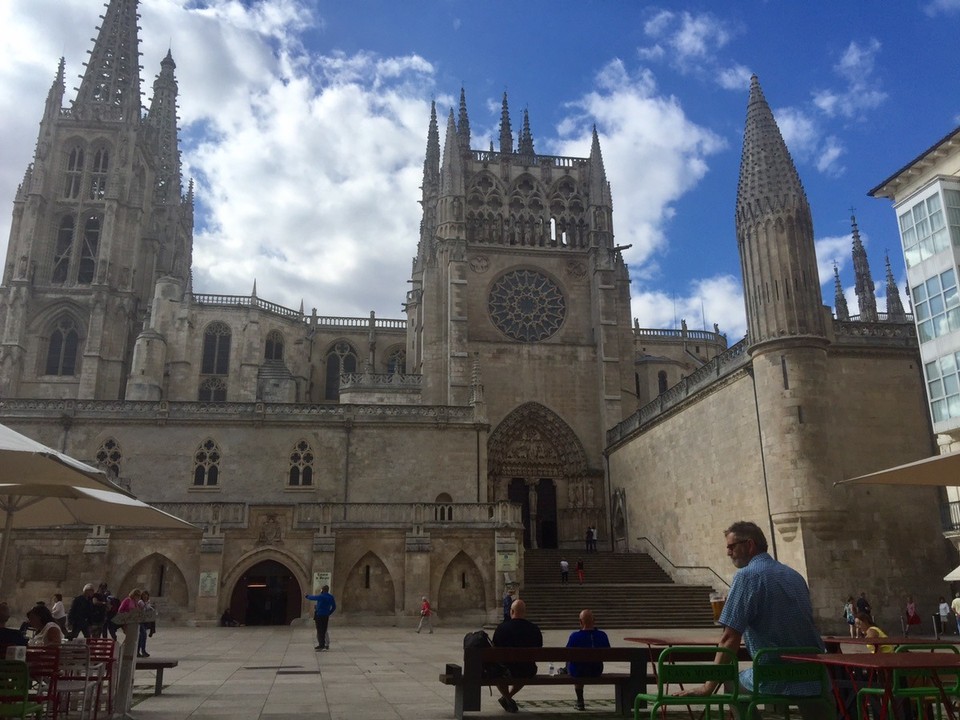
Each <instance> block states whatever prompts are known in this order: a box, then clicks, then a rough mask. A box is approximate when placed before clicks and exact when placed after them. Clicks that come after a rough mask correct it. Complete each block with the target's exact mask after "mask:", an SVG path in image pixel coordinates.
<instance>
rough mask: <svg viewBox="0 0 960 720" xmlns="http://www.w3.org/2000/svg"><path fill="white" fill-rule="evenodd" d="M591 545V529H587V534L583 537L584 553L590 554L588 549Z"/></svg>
mask: <svg viewBox="0 0 960 720" xmlns="http://www.w3.org/2000/svg"><path fill="white" fill-rule="evenodd" d="M592 545H593V528H592V527H589V526H588V527H587V532H586V533H585V534H584V536H583V550H584V552H590V547H591V546H592Z"/></svg>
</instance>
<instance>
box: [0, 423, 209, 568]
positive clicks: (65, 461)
mask: <svg viewBox="0 0 960 720" xmlns="http://www.w3.org/2000/svg"><path fill="white" fill-rule="evenodd" d="M0 512H2V513H3V514H4V523H3V541H2V543H0V586H2V584H3V572H4V569H5V568H6V560H7V553H8V551H9V548H10V539H11V531H13V530H14V529H17V528H45V527H58V526H67V525H108V526H115V527H150V528H177V529H181V530H196V529H197V528H196V526H195V525H191V524H190V523H188V522H186V521H184V520H180V519H179V518H176V517H174V516H173V515H170V514H168V513H165V512H163V511H161V510H157V509H156V508H153V507H150V506H149V505H147V504H146V503H143V502H141V501H139V500H137V499H136V498H135V497H134V496H133V495H132V494H131V493H129V492H127V491H126V490H124V489H123V488H121V487H120V486H118V485H116V484H114V483H112V482H110V481H109V480H107V478H106V475H105V474H104V473H103V472H102V471H100V470H98V469H96V468H94V467H91V466H90V465H86V464H85V463H82V462H80V461H79V460H74V459H73V458H71V457H69V456H68V455H64V454H63V453H61V452H58V451H56V450H54V449H52V448H49V447H47V446H46V445H43V444H41V443H38V442H36V441H34V440H31V439H30V438H28V437H26V436H24V435H20V434H19V433H17V432H14V431H13V430H11V429H10V428H8V427H6V426H4V425H0Z"/></svg>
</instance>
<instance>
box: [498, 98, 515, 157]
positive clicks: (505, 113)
mask: <svg viewBox="0 0 960 720" xmlns="http://www.w3.org/2000/svg"><path fill="white" fill-rule="evenodd" d="M500 152H502V153H512V152H513V129H512V128H511V127H510V108H508V107H507V93H506V92H504V93H503V106H502V108H501V110H500Z"/></svg>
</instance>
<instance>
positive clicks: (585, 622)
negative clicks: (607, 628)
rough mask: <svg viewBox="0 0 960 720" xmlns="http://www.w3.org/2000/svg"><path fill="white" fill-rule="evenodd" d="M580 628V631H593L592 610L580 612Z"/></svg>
mask: <svg viewBox="0 0 960 720" xmlns="http://www.w3.org/2000/svg"><path fill="white" fill-rule="evenodd" d="M580 628H581V629H582V630H593V610H581V611H580Z"/></svg>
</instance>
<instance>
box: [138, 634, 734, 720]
mask: <svg viewBox="0 0 960 720" xmlns="http://www.w3.org/2000/svg"><path fill="white" fill-rule="evenodd" d="M475 629H476V628H473V627H454V628H451V627H440V628H436V629H435V631H434V633H433V634H427V633H424V634H420V635H418V634H417V633H415V632H414V630H413V627H411V628H409V629H405V628H404V629H401V628H395V627H386V628H366V627H343V626H338V625H337V623H336V618H334V620H333V621H332V622H331V627H330V633H331V649H330V650H329V651H325V652H315V651H314V649H313V646H314V643H315V641H316V637H315V635H314V634H313V632H312V631H313V627H312V625H311V626H309V627H307V626H302V627H292V628H291V627H241V628H219V627H213V628H189V627H165V626H161V627H160V628H158V632H157V634H156V636H154V637H153V638H151V639H150V641H149V644H148V647H147V650H148V652H150V654H151V656H152V657H153V658H155V659H156V658H177V659H178V660H179V661H180V664H179V666H178V667H176V668H172V669H168V670H166V671H165V673H164V689H163V694H162V695H160V696H154V695H153V694H152V693H153V685H154V677H155V675H154V673H153V672H152V671H145V670H141V671H139V672H137V675H136V678H135V687H134V694H135V697H134V703H135V705H134V707H133V710H132V715H133V717H134V718H136V720H186V719H188V718H189V720H225V719H226V718H229V719H230V720H258V719H262V720H303V719H304V718H310V719H311V720H357V719H359V720H414V719H416V720H440V719H441V718H442V719H443V720H448V719H449V718H452V717H453V688H452V687H449V686H446V685H442V684H441V683H440V682H439V681H438V679H437V678H438V676H439V675H440V673H442V672H443V669H444V665H445V664H446V663H457V664H460V663H461V662H462V659H463V636H464V634H465V633H467V632H469V631H470V630H475ZM572 629H573V628H571V630H572ZM642 634H646V635H653V636H661V637H662V636H667V635H669V636H670V637H684V638H686V637H690V638H700V639H710V640H713V639H714V638H719V631H713V630H671V631H664V630H663V629H659V630H648V631H646V632H645V631H643V630H613V631H609V635H610V640H611V643H613V644H614V645H625V644H626V643H625V642H624V640H623V638H625V637H630V636H635V635H642ZM568 635H569V631H567V630H547V631H545V632H544V643H545V644H546V645H565V644H566V640H567V637H568ZM613 667H617V665H616V664H612V665H611V668H613ZM516 699H517V702H518V703H519V704H520V714H519V715H518V716H517V717H527V718H541V719H548V718H560V717H564V718H568V717H570V716H571V715H575V716H576V717H578V718H586V719H588V720H593V718H601V717H604V718H614V717H617V716H616V715H614V714H613V709H614V705H613V688H611V687H606V686H601V687H596V688H591V687H589V686H588V687H587V688H586V701H587V712H577V711H576V710H575V708H574V706H573V688H550V687H529V688H525V689H524V690H522V691H521V692H520V693H519V694H518V695H517V698H516ZM482 704H483V711H482V712H480V713H469V714H468V715H467V717H468V718H471V719H472V718H493V717H497V718H506V717H509V716H508V715H507V713H505V712H504V711H503V710H502V709H501V708H500V706H499V705H498V704H497V698H496V691H494V695H493V696H491V695H489V694H488V692H487V690H486V689H485V690H484V695H483V701H482Z"/></svg>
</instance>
